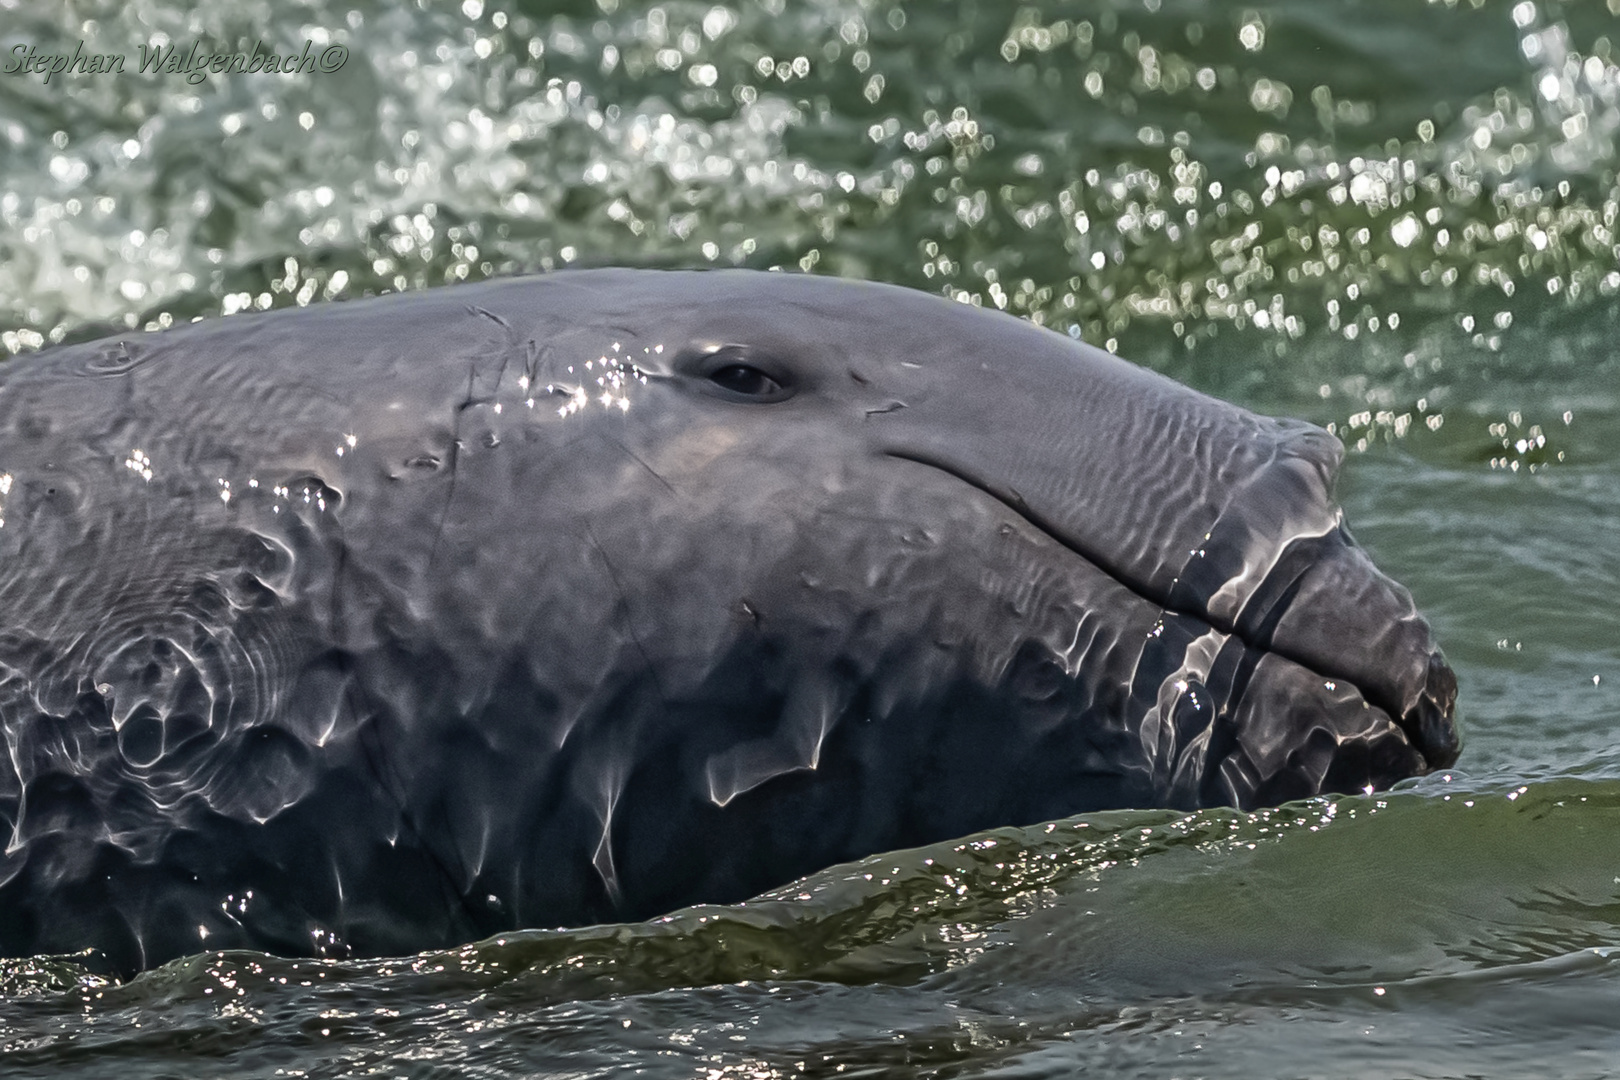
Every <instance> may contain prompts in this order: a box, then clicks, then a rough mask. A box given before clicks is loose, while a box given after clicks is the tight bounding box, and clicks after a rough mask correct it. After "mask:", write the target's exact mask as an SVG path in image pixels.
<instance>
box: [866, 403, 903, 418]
mask: <svg viewBox="0 0 1620 1080" xmlns="http://www.w3.org/2000/svg"><path fill="white" fill-rule="evenodd" d="M905 407H906V403H905V402H903V401H891V402H889V403H888V404H887V405H884V406H883V407H881V408H877V409H867V410H866V415H867V416H868V417H872V416H882V415H883V414H884V413H892V412H899V411H900V410H901V409H903V408H905Z"/></svg>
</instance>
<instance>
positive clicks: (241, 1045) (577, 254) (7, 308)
mask: <svg viewBox="0 0 1620 1080" xmlns="http://www.w3.org/2000/svg"><path fill="white" fill-rule="evenodd" d="M306 41H308V42H310V43H311V54H312V55H313V54H321V53H323V52H324V50H326V49H328V48H330V47H331V46H333V45H340V46H342V47H343V48H344V49H346V50H347V59H346V60H345V62H344V63H343V64H342V66H341V67H340V68H339V69H338V70H336V71H333V72H329V73H322V72H305V73H302V74H294V75H282V74H274V75H271V74H265V73H262V72H261V73H258V74H241V75H208V76H206V77H204V78H202V79H201V80H200V81H198V82H195V83H193V82H189V81H187V79H186V78H185V77H184V76H182V75H176V74H163V73H146V74H143V73H140V72H139V71H138V70H136V69H137V68H138V66H139V61H140V60H141V57H142V53H141V46H143V45H144V46H146V47H147V49H149V50H150V49H154V48H165V47H168V46H171V45H173V46H176V47H178V48H180V49H181V51H183V52H184V51H186V50H189V49H190V47H191V45H192V43H193V42H201V43H202V50H203V51H214V50H219V51H235V50H238V49H240V50H244V51H245V50H250V49H252V48H253V47H254V43H255V42H262V51H266V52H275V53H278V54H287V53H298V52H300V51H301V50H302V48H303V46H304V43H305V42H306ZM81 42H82V48H83V50H84V51H86V52H92V53H107V54H116V55H122V56H124V57H125V64H126V69H127V70H126V71H125V72H124V73H122V74H77V75H75V74H58V75H56V76H54V77H52V78H51V79H50V80H49V81H48V82H47V81H46V80H45V79H44V78H43V77H41V76H40V75H38V74H31V73H12V74H0V356H4V355H6V354H11V353H26V352H28V351H31V350H34V349H37V348H40V347H42V346H44V345H47V344H49V343H51V342H55V341H62V340H75V339H80V338H84V337H89V336H94V335H95V334H98V333H101V332H105V331H107V330H109V329H113V328H120V327H161V326H165V325H170V324H172V323H173V322H175V321H184V320H188V319H191V318H194V317H199V316H201V317H218V316H221V315H228V314H231V313H234V312H236V311H241V310H247V309H259V308H264V307H278V306H291V305H296V304H307V303H313V302H319V301H322V300H325V299H330V298H347V297H354V296H360V295H365V294H369V293H376V292H380V291H384V290H401V289H420V288H429V287H435V286H439V285H443V284H445V283H449V282H454V281H457V280H476V279H479V278H482V277H487V276H490V275H497V274H508V273H513V272H518V271H526V270H538V269H548V268H554V267H559V266H565V265H598V264H620V263H628V264H634V265H649V266H691V265H727V266H730V265H740V266H752V267H771V266H779V267H783V268H788V269H797V270H806V271H810V272H815V273H830V274H839V275H847V276H855V277H864V278H873V279H878V280H884V281H892V282H898V283H902V284H907V285H912V286H915V287H917V288H922V289H927V290H930V291H935V292H941V293H946V294H949V295H953V296H955V297H957V298H959V299H962V300H964V301H966V302H972V303H979V304H984V305H990V306H996V307H1002V308H1005V309H1007V310H1009V311H1013V312H1015V313H1017V314H1020V315H1023V316H1025V317H1028V318H1030V319H1032V320H1035V321H1037V322H1040V323H1042V324H1043V325H1046V326H1049V327H1051V328H1053V329H1054V330H1056V331H1058V332H1061V333H1071V334H1076V335H1078V336H1081V337H1084V338H1085V339H1086V340H1088V341H1091V342H1094V343H1096V344H1099V345H1104V346H1107V347H1110V348H1113V349H1115V350H1117V351H1118V352H1120V353H1121V354H1122V355H1125V356H1127V357H1130V358H1131V359H1133V360H1136V361H1138V362H1140V363H1144V364H1147V365H1149V366H1152V367H1154V368H1156V369H1157V370H1160V371H1163V372H1165V373H1167V374H1170V375H1172V376H1174V377H1176V378H1178V379H1181V380H1183V381H1185V382H1188V383H1190V384H1192V385H1194V386H1196V387H1198V388H1200V389H1203V390H1206V391H1208V392H1211V393H1214V394H1218V395H1220V396H1222V397H1226V398H1228V399H1230V400H1233V401H1236V402H1239V403H1241V404H1244V405H1246V406H1249V407H1251V408H1255V409H1258V410H1262V411H1266V412H1272V413H1279V414H1287V415H1292V416H1299V417H1303V418H1306V419H1309V420H1312V421H1314V422H1316V423H1319V424H1322V425H1324V426H1328V427H1330V428H1331V429H1332V430H1334V431H1335V432H1336V433H1337V434H1339V435H1340V437H1341V438H1343V439H1344V441H1345V443H1346V445H1347V447H1348V448H1349V450H1350V454H1349V457H1348V459H1347V462H1346V465H1345V468H1344V472H1343V475H1342V477H1341V480H1340V487H1339V494H1340V496H1341V499H1342V501H1343V503H1344V505H1345V509H1346V515H1347V518H1348V521H1349V523H1350V525H1351V527H1352V529H1353V530H1354V532H1355V534H1356V536H1357V537H1358V539H1359V540H1360V541H1361V542H1362V543H1363V544H1364V545H1365V546H1366V547H1368V548H1369V549H1370V550H1371V551H1372V553H1373V554H1374V556H1375V558H1376V559H1377V561H1378V562H1379V564H1380V565H1381V566H1382V567H1384V568H1385V569H1386V570H1388V571H1389V572H1390V573H1391V574H1392V575H1393V576H1395V577H1396V578H1397V579H1399V580H1401V581H1402V582H1403V583H1405V584H1406V585H1408V586H1409V587H1410V588H1411V590H1412V591H1413V593H1414V595H1415V596H1416V598H1417V600H1418V603H1419V605H1420V607H1422V608H1423V610H1424V611H1425V612H1426V613H1427V614H1428V615H1429V616H1430V617H1431V619H1432V621H1433V623H1434V625H1435V629H1436V633H1437V635H1438V637H1439V639H1440V641H1441V642H1442V644H1443V645H1444V646H1445V648H1446V651H1447V654H1448V656H1449V658H1450V659H1451V661H1452V662H1453V664H1454V665H1455V667H1456V668H1457V671H1458V675H1459V678H1460V681H1461V685H1462V693H1461V699H1460V710H1461V713H1462V715H1463V717H1464V723H1465V726H1466V737H1467V744H1466V748H1465V750H1464V753H1463V756H1462V759H1461V760H1460V761H1459V762H1458V766H1457V768H1456V769H1454V770H1452V771H1450V772H1449V773H1446V774H1443V775H1440V776H1434V777H1429V778H1425V779H1424V780H1421V781H1418V782H1416V783H1414V784H1411V785H1408V786H1407V787H1405V788H1403V790H1400V791H1398V792H1395V793H1390V794H1386V795H1380V796H1375V797H1370V798H1365V799H1362V798H1354V799H1338V800H1320V801H1315V802H1311V803H1307V804H1299V805H1294V806H1289V807H1285V808H1282V809H1279V810H1275V811H1269V812H1266V813H1261V814H1255V815H1244V814H1239V813H1235V812H1228V811H1209V812H1204V813H1200V814H1195V815H1190V816H1189V815H1178V814H1168V813H1162V812H1143V813H1123V814H1108V815H1094V816H1092V817H1089V818H1082V819H1076V820H1074V821H1069V822H1061V823H1056V824H1054V825H1052V826H1038V827H1035V828H1032V829H1025V830H1013V831H1007V832H1002V833H996V834H991V835H987V836H984V837H978V838H973V839H972V840H970V841H966V842H963V843H959V844H947V845H943V846H941V847H939V848H937V849H931V850H928V851H923V852H907V853H902V854H898V855H888V856H880V857H878V858H876V859H874V860H871V861H870V862H869V863H867V864H863V865H861V866H857V867H844V868H837V869H834V870H832V871H829V872H827V873H825V874H822V875H819V876H818V877H816V878H814V879H812V880H811V881H809V882H807V883H803V884H802V885H799V886H794V887H792V888H790V889H787V890H784V891H783V892H782V893H780V894H778V895H776V896H774V897H771V898H767V899H765V900H763V901H759V902H755V903H751V904H748V905H743V906H738V907H733V908H724V909H700V910H694V911H691V912H686V913H681V914H679V915H677V916H674V917H672V918H670V919H667V920H663V921H660V922H657V923H653V924H647V925H643V926H637V927H608V928H595V929H591V930H585V931H577V932H569V933H556V932H529V933H524V934H517V935H512V936H511V937H509V938H507V939H502V940H500V941H492V942H487V943H483V944H481V945H478V946H475V947H472V948H470V949H467V950H463V951H460V952H456V953H450V954H444V955H434V956H427V957H422V958H414V959H411V960H405V961H392V962H389V961H383V962H375V963H339V962H312V961H303V962H292V961H283V960H277V959H273V958H269V957H264V956H257V955H250V954H232V955H225V956H219V955H214V956H205V957H199V958H196V959H194V960H190V961H183V962H180V963H177V964H173V965H170V966H169V967H167V968H164V969H162V970H160V971H157V972H153V973H150V974H148V975H146V976H143V977H142V978H140V979H138V980H136V981H134V982H133V983H131V984H129V985H127V986H121V987H120V986H111V985H107V984H104V983H102V982H100V981H99V980H96V979H94V978H92V977H89V976H87V975H85V974H84V972H83V971H82V970H81V969H78V968H75V967H74V966H73V965H71V964H66V963H62V962H59V961H51V960H46V959H36V960H32V961H10V962H5V963H3V964H0V1072H3V1073H4V1075H6V1076H8V1077H11V1076H18V1077H23V1076H41V1077H44V1076H50V1077H62V1076H109V1075H116V1076H119V1077H129V1078H137V1077H140V1078H144V1077H168V1076H176V1077H179V1076H185V1077H192V1076H204V1075H227V1074H228V1075H231V1076H242V1077H273V1076H280V1075H305V1076H332V1077H336V1076H379V1077H381V1076H410V1077H441V1076H442V1077H450V1076H457V1077H461V1076H478V1077H508V1076H531V1075H571V1076H594V1075H615V1074H617V1073H618V1072H620V1071H623V1070H628V1069H632V1068H639V1069H642V1070H644V1071H645V1072H646V1073H648V1074H651V1075H667V1076H750V1077H752V1076H778V1075H805V1074H808V1075H829V1076H831V1075H876V1074H888V1073H896V1074H899V1073H929V1074H937V1075H949V1076H959V1075H1002V1076H1039V1075H1066V1074H1073V1073H1076V1072H1079V1071H1082V1070H1086V1069H1095V1070H1097V1071H1100V1072H1104V1073H1105V1074H1109V1075H1116V1074H1117V1075H1138V1074H1140V1075H1162V1076H1234V1077H1235V1076H1251V1075H1265V1076H1334V1077H1339V1076H1343V1077H1350V1076H1379V1077H1384V1076H1422V1077H1441V1076H1492V1077H1507V1076H1526V1077H1530V1076H1536V1077H1547V1076H1560V1077H1564V1076H1567V1077H1576V1076H1590V1077H1599V1076H1610V1075H1615V1074H1617V1073H1620V728H1617V721H1620V619H1617V616H1616V604H1615V598H1616V597H1617V596H1620V467H1617V466H1620V359H1617V352H1620V350H1617V348H1616V345H1615V342H1616V339H1617V330H1620V317H1617V314H1616V308H1617V301H1616V296H1617V293H1620V246H1617V236H1616V232H1617V229H1620V223H1617V215H1620V189H1617V183H1616V169H1617V166H1620V155H1617V152H1616V140H1617V139H1620V68H1617V66H1616V65H1617V61H1620V3H1617V2H1616V0H1606V2H1605V0H1588V2H1569V3H1540V2H1528V0H1527V2H1520V3H1516V4H1515V3H1505V2H1495V0H1484V2H1473V0H1456V2H1449V3H1448V2H1432V3H1422V2H1418V0H1401V2H1396V0H1272V2H1269V3H1262V2H1252V0H1251V2H1246V3H1232V4H1229V3H1215V4H1204V3H1193V2H1177V0H1133V2H1107V3H1084V4H1082V3H1059V2H1052V0H1048V2H1038V3H1001V2H997V3H991V2H983V0H981V2H976V3H975V2H966V0H964V2H958V3H945V2H931V3H918V2H914V3H899V2H895V0H849V2H831V0H807V2H801V3H794V2H790V0H774V2H763V3H750V4H717V3H708V2H700V3H678V2H670V3H664V4H660V5H657V6H651V5H643V4H631V3H628V2H615V0H600V2H595V3H593V2H567V3H540V2H528V3H508V4H502V3H497V2H493V0H465V2H463V3H386V4H384V3H360V4H352V5H351V4H343V3H335V2H329V0H308V2H303V3H285V2H277V3H272V2H269V0H226V2H222V3H218V4H212V5H208V6H207V7H206V9H204V10H202V11H195V12H194V11H188V10H185V9H184V8H183V7H181V6H180V5H171V4H161V3H154V2H149V0H135V2H130V3H122V4H115V3H98V2H83V3H55V2H45V0H37V2H36V0H0V68H4V67H5V66H6V65H7V64H8V63H9V62H11V60H12V58H13V57H14V56H15V55H16V54H14V53H13V51H12V49H13V46H15V45H19V44H20V45H23V46H25V48H26V47H28V46H32V47H34V48H35V49H36V50H37V51H38V52H41V53H47V52H50V53H68V54H71V53H72V52H73V50H74V48H75V47H76V46H80V43H81Z"/></svg>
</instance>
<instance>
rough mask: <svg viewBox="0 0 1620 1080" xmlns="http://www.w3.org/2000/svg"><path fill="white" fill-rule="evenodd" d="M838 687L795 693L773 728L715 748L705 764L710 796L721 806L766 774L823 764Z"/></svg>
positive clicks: (840, 701)
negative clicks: (727, 746) (721, 748)
mask: <svg viewBox="0 0 1620 1080" xmlns="http://www.w3.org/2000/svg"><path fill="white" fill-rule="evenodd" d="M846 698H847V691H845V690H844V689H843V688H842V687H837V686H834V687H818V688H812V689H809V690H806V691H802V692H801V693H799V694H797V695H795V696H794V697H793V698H792V699H791V700H790V701H789V703H788V706H787V708H786V709H785V710H783V715H782V720H781V722H780V724H779V725H778V728H777V730H776V731H775V732H774V733H772V734H770V735H767V736H765V737H764V738H760V739H752V740H750V741H748V742H745V743H741V744H739V745H737V746H733V747H732V748H731V749H729V750H726V751H724V752H722V753H719V754H716V755H715V756H714V757H712V758H710V759H709V762H708V764H707V765H706V766H705V767H704V770H703V771H704V776H705V778H706V779H707V780H708V783H709V801H710V802H712V803H714V805H716V806H720V807H724V806H726V805H727V804H728V803H730V802H731V800H732V799H735V798H736V797H737V796H738V795H741V794H742V793H743V792H745V791H752V790H753V789H754V788H757V787H759V786H760V785H761V784H764V783H765V782H766V781H768V780H774V779H776V778H777V777H778V776H786V775H787V774H789V773H796V772H814V771H815V770H816V769H818V768H820V767H821V750H822V747H823V746H824V745H825V744H826V741H827V735H828V734H829V733H830V732H831V731H832V729H833V725H834V724H835V723H837V721H838V716H839V714H840V713H841V712H842V711H843V707H844V704H845V702H846Z"/></svg>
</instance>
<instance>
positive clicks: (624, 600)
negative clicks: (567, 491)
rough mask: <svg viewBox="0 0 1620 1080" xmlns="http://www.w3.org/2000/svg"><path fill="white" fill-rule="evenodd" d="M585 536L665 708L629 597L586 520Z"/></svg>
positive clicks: (665, 698)
mask: <svg viewBox="0 0 1620 1080" xmlns="http://www.w3.org/2000/svg"><path fill="white" fill-rule="evenodd" d="M585 536H586V538H587V539H589V540H590V542H591V547H593V548H595V549H596V553H597V554H598V555H600V556H601V558H602V565H603V566H605V567H607V572H608V580H609V581H611V582H612V583H613V591H614V592H615V593H617V594H618V597H619V604H620V606H621V607H623V609H624V612H625V620H624V628H625V630H626V631H627V632H628V633H629V634H630V641H631V643H632V644H634V645H635V647H636V652H638V653H640V654H641V662H642V663H643V664H645V665H647V674H649V675H651V676H652V681H653V689H654V690H656V691H658V701H659V703H660V704H661V705H663V706H664V707H665V708H666V709H667V708H668V707H669V695H668V694H666V693H664V683H663V680H661V679H660V678H659V677H658V668H657V667H656V666H655V665H654V664H653V662H652V657H651V656H649V655H648V654H647V647H646V646H645V645H643V644H642V643H641V635H640V634H637V633H636V624H635V620H634V618H632V616H633V614H634V612H633V611H632V609H631V607H630V598H629V596H628V595H627V594H626V593H625V591H624V585H623V584H622V583H621V582H620V581H619V572H618V570H617V569H615V568H614V566H613V560H612V559H610V558H608V553H607V551H606V550H605V549H604V548H603V547H602V542H601V541H600V540H598V539H597V538H596V530H595V529H593V528H591V523H590V522H588V521H587V522H586V523H585Z"/></svg>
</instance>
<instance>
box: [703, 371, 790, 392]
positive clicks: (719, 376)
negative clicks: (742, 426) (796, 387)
mask: <svg viewBox="0 0 1620 1080" xmlns="http://www.w3.org/2000/svg"><path fill="white" fill-rule="evenodd" d="M709 381H710V382H712V383H714V385H716V386H718V387H720V388H721V389H722V390H729V391H730V392H731V393H733V394H741V395H743V396H744V397H775V396H776V395H777V394H780V393H781V392H782V384H781V383H779V382H777V381H776V380H775V379H773V378H771V377H770V376H769V375H767V374H765V372H763V371H761V370H759V368H757V367H754V366H753V365H751V364H726V365H725V366H724V367H718V368H715V369H714V370H713V371H711V372H709Z"/></svg>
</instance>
